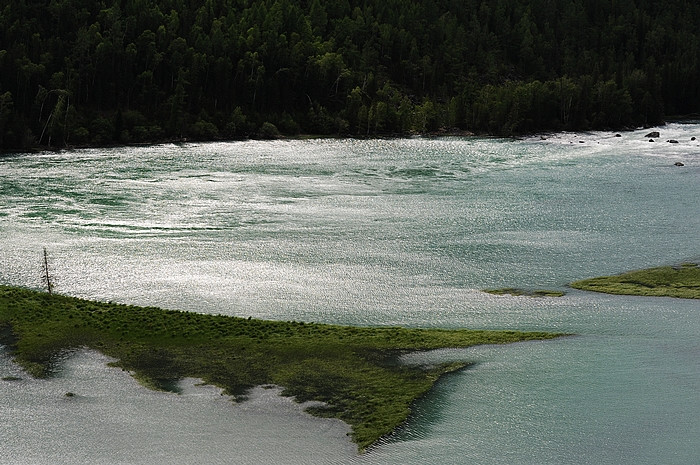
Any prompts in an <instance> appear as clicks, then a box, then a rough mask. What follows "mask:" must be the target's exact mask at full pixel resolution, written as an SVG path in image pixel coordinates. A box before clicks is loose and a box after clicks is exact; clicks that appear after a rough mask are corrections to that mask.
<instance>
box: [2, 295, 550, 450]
mask: <svg viewBox="0 0 700 465" xmlns="http://www.w3.org/2000/svg"><path fill="white" fill-rule="evenodd" d="M0 325H2V326H3V327H4V328H5V330H4V331H3V335H4V337H3V340H2V341H0V343H3V344H5V345H8V346H10V347H11V348H12V350H13V354H14V357H15V360H16V361H17V362H18V363H19V364H20V365H21V366H23V367H24V368H25V369H26V370H27V371H28V372H29V373H31V374H32V375H33V376H37V377H46V376H50V375H51V374H52V373H53V372H54V371H55V370H57V369H59V367H60V359H61V357H60V356H61V354H62V353H63V352H65V351H67V350H70V349H75V348H79V347H89V348H93V349H96V350H99V351H100V352H102V353H103V354H105V355H108V356H110V357H114V358H115V359H117V360H118V361H116V362H113V365H115V366H120V367H121V368H123V369H125V370H128V371H129V372H131V373H132V374H133V376H134V377H136V378H137V379H138V380H139V381H140V382H141V383H142V384H144V385H145V386H147V387H150V388H152V389H156V390H170V391H177V390H178V388H177V383H178V381H179V380H180V379H183V378H187V377H194V378H201V379H203V380H204V382H206V383H207V384H213V385H216V386H219V387H221V388H223V389H224V390H225V392H226V393H228V394H230V395H233V396H235V397H238V398H241V397H243V396H244V395H245V393H246V392H247V391H248V390H250V389H251V388H253V387H254V386H259V385H268V384H274V385H280V386H284V391H283V394H284V395H286V396H293V397H294V398H295V399H296V400H297V401H299V402H306V401H320V402H324V403H325V405H324V406H314V407H309V409H307V411H309V412H310V413H313V414H315V415H319V416H323V417H333V418H339V419H341V420H343V421H345V422H347V423H348V424H350V425H351V426H352V438H353V440H354V441H355V442H356V443H357V444H358V447H359V448H360V449H361V450H363V449H365V448H366V447H368V446H369V445H371V444H373V443H374V442H376V441H377V440H378V439H379V438H381V437H383V436H385V435H387V434H389V433H391V432H392V431H393V430H394V429H395V428H396V427H397V426H398V425H400V424H401V423H403V422H404V421H405V420H406V418H407V417H408V415H409V413H410V410H411V405H412V404H413V402H414V401H415V400H416V399H418V398H420V397H421V396H423V395H424V394H425V393H426V392H427V391H428V390H429V389H430V388H431V386H432V385H433V383H435V381H437V379H439V378H440V377H441V376H442V375H444V374H446V373H450V372H453V371H455V370H459V369H462V368H464V367H465V366H467V365H468V361H463V362H451V363H444V364H438V365H435V366H430V367H410V366H403V365H401V364H397V363H396V362H395V357H396V356H398V355H399V354H402V353H406V352H411V351H424V350H429V349H437V348H444V347H455V348H458V347H470V346H474V345H479V344H503V343H509V342H517V341H525V340H541V339H551V338H554V337H558V336H561V334H555V333H547V332H529V333H525V332H517V331H470V330H438V329H430V330H427V329H426V330H421V329H406V328H399V327H392V328H360V327H351V326H337V325H326V324H315V323H304V322H293V321H290V322H278V321H263V320H254V319H250V318H249V319H243V318H235V317H227V316H217V315H202V314H196V313H190V312H179V311H172V310H162V309H158V308H153V307H151V308H144V307H135V306H124V305H116V304H106V303H101V302H93V301H86V300H81V299H76V298H71V297H65V296H59V295H49V294H45V293H41V292H36V291H30V290H26V289H20V288H11V287H0ZM8 328H9V330H8Z"/></svg>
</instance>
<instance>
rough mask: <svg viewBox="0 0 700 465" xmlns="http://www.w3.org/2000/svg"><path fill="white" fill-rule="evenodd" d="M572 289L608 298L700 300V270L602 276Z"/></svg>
mask: <svg viewBox="0 0 700 465" xmlns="http://www.w3.org/2000/svg"><path fill="white" fill-rule="evenodd" d="M571 287H573V288H576V289H582V290H584V291H594V292H604V293H606V294H626V295H643V296H656V297H679V298H683V299H700V266H698V264H696V263H684V264H682V265H680V266H662V267H658V268H649V269H646V270H637V271H630V272H628V273H623V274H620V275H615V276H601V277H598V278H591V279H584V280H582V281H576V282H573V283H571Z"/></svg>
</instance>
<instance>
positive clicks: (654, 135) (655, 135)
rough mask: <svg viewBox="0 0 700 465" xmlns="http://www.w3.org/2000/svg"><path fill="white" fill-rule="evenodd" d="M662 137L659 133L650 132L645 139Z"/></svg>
mask: <svg viewBox="0 0 700 465" xmlns="http://www.w3.org/2000/svg"><path fill="white" fill-rule="evenodd" d="M660 136H661V134H659V131H654V132H650V133H649V134H647V135H646V136H644V137H660Z"/></svg>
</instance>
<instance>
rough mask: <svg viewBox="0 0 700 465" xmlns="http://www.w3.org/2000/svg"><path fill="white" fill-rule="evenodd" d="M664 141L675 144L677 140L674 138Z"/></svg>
mask: <svg viewBox="0 0 700 465" xmlns="http://www.w3.org/2000/svg"><path fill="white" fill-rule="evenodd" d="M666 142H668V143H669V144H677V143H678V141H677V140H676V139H669V140H667V141H666Z"/></svg>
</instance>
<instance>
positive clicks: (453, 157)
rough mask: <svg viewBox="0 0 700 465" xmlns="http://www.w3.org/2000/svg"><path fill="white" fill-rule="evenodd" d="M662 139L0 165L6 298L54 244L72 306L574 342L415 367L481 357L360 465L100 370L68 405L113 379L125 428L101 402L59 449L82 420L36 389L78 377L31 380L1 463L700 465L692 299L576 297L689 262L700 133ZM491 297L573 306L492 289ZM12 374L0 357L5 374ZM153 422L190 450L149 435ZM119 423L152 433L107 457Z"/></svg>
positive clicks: (410, 143) (9, 390) (307, 423)
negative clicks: (584, 282)
mask: <svg viewBox="0 0 700 465" xmlns="http://www.w3.org/2000/svg"><path fill="white" fill-rule="evenodd" d="M658 130H659V131H660V132H661V133H662V138H661V139H660V140H666V139H676V140H678V141H679V143H678V144H670V143H666V142H662V141H659V142H655V143H650V142H648V141H647V139H646V138H644V137H643V136H644V134H646V132H648V131H650V130H646V131H633V132H625V133H622V134H621V136H622V137H614V134H611V133H587V134H567V133H564V134H555V135H548V136H547V138H546V140H541V139H540V138H539V137H534V138H532V139H525V140H500V139H478V138H438V139H428V138H416V139H399V140H369V141H358V140H313V141H279V142H259V141H250V142H236V143H218V144H185V145H181V146H174V145H163V146H156V147H148V148H129V149H124V148H120V149H94V150H80V151H73V152H71V151H66V152H61V153H43V154H32V155H17V156H12V157H8V158H0V183H1V184H0V205H2V209H1V210H0V236H1V237H2V238H3V240H2V241H1V243H0V283H6V284H13V285H23V286H29V287H40V286H41V284H40V280H39V276H40V254H41V250H42V247H46V248H47V250H48V252H49V256H50V259H51V266H52V271H53V274H54V276H55V277H56V280H57V288H58V290H59V292H62V293H65V294H70V295H75V296H80V297H86V298H92V299H100V300H113V301H118V302H127V303H133V304H144V305H157V306H162V307H169V308H178V309H185V310H191V311H199V312H211V313H224V314H230V315H240V316H253V317H260V318H270V319H280V320H290V319H296V320H306V321H319V322H330V323H347V324H358V325H405V326H425V327H428V326H429V327H472V328H489V329H491V328H493V329H501V328H512V329H537V330H553V331H564V332H568V333H576V334H577V336H575V337H569V338H564V339H560V340H557V341H548V342H540V343H527V344H515V345H511V346H503V347H491V346H487V347H477V348H472V349H469V350H464V351H442V352H438V353H436V354H430V355H425V354H422V355H420V356H418V355H416V356H414V357H419V358H420V357H426V356H430V357H433V358H443V357H457V358H459V359H460V360H462V359H465V360H470V361H475V362H478V363H476V365H474V366H473V367H472V368H470V369H468V370H465V371H463V372H460V373H457V374H454V375H451V376H449V377H447V378H446V379H444V380H442V381H441V382H440V383H439V384H438V386H437V387H436V389H435V390H434V391H433V392H432V393H431V394H430V395H429V396H428V397H427V398H425V399H424V400H422V401H421V402H420V403H419V404H418V405H417V406H416V413H415V415H414V416H413V418H412V419H411V420H410V421H409V423H408V424H407V425H405V426H404V427H403V428H401V429H400V431H397V433H396V434H395V435H394V436H393V437H392V438H389V439H388V440H387V441H384V442H383V443H382V444H380V445H378V446H377V447H375V448H373V449H372V450H371V451H370V452H369V453H366V454H364V455H362V456H357V455H356V454H355V453H354V448H353V446H352V444H349V443H348V441H347V439H346V437H345V433H346V432H347V431H346V430H343V427H342V425H341V426H339V425H338V424H337V423H336V424H335V425H331V426H327V427H326V426H313V425H326V424H327V423H325V421H324V420H318V419H311V420H309V419H308V418H307V417H305V416H303V415H300V414H298V413H292V412H291V411H288V410H284V411H282V410H280V411H279V412H278V413H277V414H276V415H277V416H278V418H279V421H271V422H270V423H269V424H265V425H264V427H263V428H264V429H266V430H267V431H269V434H260V432H259V431H260V430H257V429H256V427H257V426H256V420H253V418H257V416H256V415H252V416H239V415H242V414H240V409H242V408H243V406H245V404H242V405H241V406H236V407H235V408H234V407H230V405H229V402H224V403H223V405H225V406H226V407H222V403H221V402H220V400H221V399H219V398H217V397H216V396H210V397H206V396H205V397H206V399H207V400H206V401H201V402H203V403H204V404H206V407H204V406H201V407H191V403H190V400H189V399H190V397H191V396H188V395H185V396H181V397H179V396H174V395H167V394H162V393H152V392H149V391H146V390H144V389H141V388H139V387H138V385H136V384H135V382H133V381H132V380H130V379H129V378H125V377H122V376H117V377H115V378H114V380H113V381H109V382H108V381H106V380H108V379H112V377H113V374H110V373H112V372H111V371H110V369H107V368H99V367H98V366H99V365H100V363H102V362H100V361H99V359H97V360H98V361H93V362H91V363H92V364H91V365H90V368H86V370H87V371H88V372H89V373H93V374H89V375H87V378H80V376H77V377H76V378H75V380H74V381H70V382H71V383H72V382H75V383H77V386H78V387H76V388H75V390H76V391H79V392H85V393H88V394H89V395H93V394H92V393H93V392H98V391H99V389H100V388H99V386H98V385H99V384H100V383H103V382H104V383H106V385H107V386H108V387H107V388H106V389H107V391H111V392H115V393H116V392H121V391H122V390H124V392H128V393H129V394H128V396H127V397H128V398H129V399H130V400H129V401H128V402H126V404H127V405H128V404H130V403H131V402H133V403H135V404H137V405H138V406H139V408H138V409H130V410H128V413H126V414H125V413H124V412H123V408H124V402H122V403H121V404H120V403H119V401H117V400H116V399H114V397H113V396H103V397H100V395H97V394H94V397H95V398H96V399H97V400H95V401H94V402H95V403H96V404H99V406H100V407H99V409H101V410H100V413H99V414H90V413H89V411H88V410H86V412H85V414H84V415H82V416H81V417H80V418H79V420H75V421H73V420H71V421H70V422H69V424H70V428H73V429H74V430H75V431H80V430H85V431H89V432H90V434H89V435H87V436H85V437H81V436H80V435H79V434H75V435H73V436H70V437H65V435H63V434H61V428H62V426H63V425H65V424H66V422H68V420H67V418H69V417H70V415H69V414H59V412H60V411H61V409H63V408H64V404H68V405H69V406H72V405H74V404H75V403H76V402H73V401H74V400H76V399H75V398H71V399H69V400H70V402H73V403H72V404H71V403H67V402H66V399H64V398H62V397H61V396H62V393H61V392H60V391H62V390H67V389H68V388H64V387H63V385H61V387H56V389H57V390H58V391H57V394H56V395H49V394H47V393H46V392H47V391H46V390H48V389H50V388H49V387H48V386H49V385H51V383H62V382H66V381H65V380H66V379H70V380H73V377H74V376H75V375H74V374H72V373H73V371H71V370H72V368H71V367H72V366H73V365H72V364H73V363H74V362H72V361H71V362H68V365H67V368H66V371H65V373H64V374H63V375H62V378H60V380H51V381H33V380H24V381H21V383H24V384H23V386H24V385H26V386H27V389H34V390H36V392H37V394H36V395H34V396H26V395H20V394H21V393H23V392H25V389H24V388H22V389H17V388H16V387H15V386H17V385H16V384H14V382H12V383H10V382H0V392H1V393H2V399H3V401H2V402H3V404H1V405H2V411H3V414H2V420H0V436H1V439H2V441H0V444H3V445H4V444H12V446H11V449H10V450H11V451H14V452H13V454H14V455H9V457H13V461H12V462H10V463H55V462H52V460H53V459H54V458H55V454H54V453H53V452H52V451H51V449H49V448H47V447H45V444H43V443H42V441H43V442H44V443H49V444H51V443H60V444H65V446H64V447H65V450H80V451H84V452H81V453H83V455H81V456H77V455H75V456H71V460H70V461H66V462H64V463H100V460H104V461H105V462H104V463H166V462H168V461H170V462H172V463H189V462H191V461H195V459H194V457H197V460H196V461H199V462H206V463H218V462H217V461H223V462H222V463H259V462H260V461H261V460H260V458H261V457H268V458H269V460H268V462H276V463H282V462H284V463H368V464H380V463H416V464H418V463H426V461H430V462H437V461H439V460H442V461H444V462H446V463H463V462H465V461H466V462H469V461H471V462H473V463H481V464H512V463H519V464H520V463H548V464H564V463H571V464H581V463H596V464H621V463H623V464H624V463H629V464H657V463H665V464H688V465H690V464H694V463H698V462H700V451H699V450H698V448H697V445H696V443H697V440H696V438H697V437H700V422H699V421H698V420H697V417H698V415H697V414H698V412H699V411H700V401H699V400H698V399H700V363H699V362H698V360H700V342H699V341H700V337H699V336H700V317H699V316H698V315H699V313H698V311H699V310H700V304H698V302H697V301H686V300H678V299H666V298H661V299H654V298H643V297H626V296H607V295H597V294H591V293H585V292H580V291H575V290H571V289H568V288H567V283H569V282H571V281H572V280H575V279H582V278H585V277H590V276H597V275H601V274H611V273H618V272H622V271H626V270H630V269H636V268H642V267H650V266H657V265H662V264H675V263H679V262H682V261H688V260H690V261H692V260H699V259H700V249H699V248H698V238H699V237H700V236H699V234H698V230H700V215H698V212H699V211H700V208H698V198H700V182H699V181H700V143H699V142H697V141H691V140H690V138H691V136H696V137H698V136H700V126H698V125H680V124H673V125H669V126H666V127H663V128H659V129H658ZM677 161H681V162H683V163H684V164H685V166H682V167H677V166H674V163H675V162H677ZM488 287H523V288H527V289H556V290H565V291H567V295H566V296H564V297H562V298H529V297H512V296H493V295H490V294H486V293H483V292H481V289H484V288H488ZM416 362H418V363H420V362H421V360H416ZM76 363H77V362H76ZM80 363H82V362H80ZM16 370H17V368H16V367H14V366H13V365H12V364H11V363H10V362H9V361H8V360H7V358H6V357H5V358H3V359H0V375H2V376H7V375H6V374H5V373H14V372H15V371H16ZM51 389H53V388H51ZM71 389H73V388H71ZM197 389H201V388H197ZM16 391H19V393H17V392H16ZM195 391H196V389H195ZM115 395H116V394H115ZM47 396H48V398H51V399H52V400H51V401H46V402H44V401H39V400H37V399H42V398H45V397H47ZM52 396H53V397H52ZM81 399H82V398H81V397H78V399H77V400H78V401H80V400H81ZM156 399H157V400H156ZM197 399H199V398H197ZM198 402H199V400H198ZM47 405H48V406H47ZM8 408H12V412H13V414H12V415H6V414H5V411H6V409H8ZM229 408H231V409H232V411H231V412H229V411H228V409H229ZM52 409H55V410H52ZM120 409H122V411H120ZM159 409H162V410H159ZM188 409H195V410H197V409H199V410H201V411H202V412H206V414H205V415H193V414H192V413H191V412H190V411H189V410H188ZM37 410H41V411H44V412H45V414H44V415H41V417H42V419H41V422H42V424H45V425H46V426H45V427H43V428H42V430H41V431H42V434H41V435H40V436H37V435H36V434H34V435H32V434H19V433H17V432H18V431H27V430H28V429H29V430H31V429H33V427H32V424H33V423H34V422H35V421H36V420H35V418H36V415H34V413H33V412H35V411H37ZM272 410H275V409H272ZM159 411H163V412H167V413H164V414H163V413H161V414H160V415H165V416H167V417H168V418H172V419H173V420H172V421H175V422H177V423H178V424H180V425H183V426H182V427H183V429H184V430H186V431H190V433H187V432H184V433H176V432H174V429H173V428H172V427H170V426H169V425H167V424H165V423H163V424H161V422H160V421H149V420H148V418H162V416H161V417H159V416H158V415H159V413H158V412H159ZM270 415H274V414H272V413H270ZM112 417H115V418H120V419H121V420H119V421H122V422H124V423H123V425H124V428H126V429H128V430H133V431H141V432H142V433H139V434H131V435H129V436H126V439H124V441H121V442H119V441H117V442H114V441H112V437H113V435H114V428H115V426H114V424H112V423H110V421H111V420H108V421H107V423H108V425H107V426H106V427H104V428H102V427H100V426H99V425H102V424H103V423H104V422H105V421H106V420H105V419H109V418H112ZM278 423H279V425H278ZM286 424H289V425H292V426H291V427H289V428H287V427H286V426H284V425H286ZM285 428H286V429H285ZM324 428H328V429H327V430H326V429H324ZM320 430H323V431H325V433H322V432H319V431H320ZM194 431H202V434H199V435H197V434H195V433H192V432H194ZM290 431H295V432H297V434H296V435H295V434H294V433H291V432H290ZM330 431H332V433H331V432H330ZM147 432H148V433H147ZM300 432H303V434H301V433H300ZM105 443H110V446H109V447H107V448H106V449H105V447H104V444H105ZM127 444H128V447H127ZM153 444H158V447H155V448H152V447H151V445H153ZM183 444H187V447H186V449H187V451H188V454H189V455H184V456H183V455H181V454H182V449H183ZM3 445H0V448H3V447H4V448H7V447H8V446H3ZM98 450H100V451H104V452H97V451H98ZM132 450H133V451H139V453H138V454H136V453H131V452H130V451H132ZM90 451H93V452H90ZM219 451H222V452H219ZM3 452H5V451H3ZM91 454H92V455H91ZM260 454H262V455H260ZM266 454H267V455H266ZM5 456H8V455H5ZM187 457H191V458H187ZM223 457H226V458H225V459H224V458H223Z"/></svg>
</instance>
